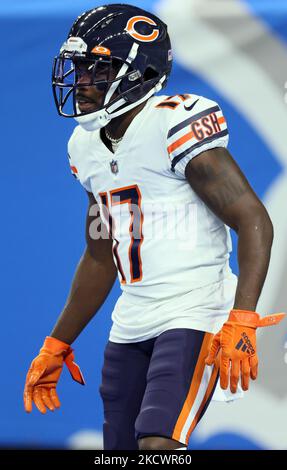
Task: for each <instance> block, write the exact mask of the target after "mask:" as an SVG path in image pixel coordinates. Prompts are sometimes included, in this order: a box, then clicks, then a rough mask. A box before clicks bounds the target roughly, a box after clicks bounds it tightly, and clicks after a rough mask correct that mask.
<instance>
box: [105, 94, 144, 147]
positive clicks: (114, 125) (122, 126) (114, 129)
mask: <svg viewBox="0 0 287 470" xmlns="http://www.w3.org/2000/svg"><path fill="white" fill-rule="evenodd" d="M145 105H146V101H145V102H144V103H142V104H140V105H139V106H137V107H136V108H134V109H131V111H129V112H127V113H125V114H123V115H122V116H119V117H117V118H114V119H112V121H111V122H110V123H109V124H108V125H107V131H108V133H109V134H110V136H111V137H112V138H113V139H120V138H121V137H123V135H124V133H125V132H126V130H127V128H128V127H129V125H130V124H131V122H132V121H133V119H134V118H135V117H136V115H137V114H138V113H139V112H140V111H141V110H142V109H143V108H144V106H145Z"/></svg>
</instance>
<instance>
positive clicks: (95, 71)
mask: <svg viewBox="0 0 287 470" xmlns="http://www.w3.org/2000/svg"><path fill="white" fill-rule="evenodd" d="M75 65H76V73H77V85H78V87H77V90H76V101H77V104H78V107H79V109H80V111H81V112H83V113H91V112H94V111H97V110H98V109H100V108H101V107H102V106H103V101H104V96H105V94H106V92H107V90H108V88H109V86H110V85H109V84H108V83H107V82H108V81H112V80H114V79H115V77H116V75H117V73H118V67H115V66H111V65H109V64H108V63H107V62H97V64H96V65H95V63H94V62H78V63H76V64H75ZM95 82H96V83H95Z"/></svg>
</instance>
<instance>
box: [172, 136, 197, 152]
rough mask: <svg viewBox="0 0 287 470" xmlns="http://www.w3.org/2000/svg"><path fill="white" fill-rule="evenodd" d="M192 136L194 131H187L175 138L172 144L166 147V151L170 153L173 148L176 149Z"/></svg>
mask: <svg viewBox="0 0 287 470" xmlns="http://www.w3.org/2000/svg"><path fill="white" fill-rule="evenodd" d="M193 137H194V133H193V132H188V134H185V135H184V136H183V137H181V138H180V139H178V140H176V141H175V142H174V143H173V144H171V145H169V147H168V148H167V151H168V153H172V152H173V151H174V150H176V149H177V148H178V147H180V146H181V145H183V144H185V143H186V142H188V141H189V140H191V139H192V138H193Z"/></svg>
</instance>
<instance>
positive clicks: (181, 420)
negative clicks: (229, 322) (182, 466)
mask: <svg viewBox="0 0 287 470" xmlns="http://www.w3.org/2000/svg"><path fill="white" fill-rule="evenodd" d="M212 337H213V335H212V334H211V333H205V336H204V340H203V342H202V346H201V349H200V353H199V356H198V359H197V363H196V366H195V370H194V374H193V378H192V381H191V384H190V388H189V391H188V394H187V397H186V400H185V402H184V405H183V407H182V410H181V412H180V415H179V417H178V420H177V422H176V425H175V428H174V431H173V434H172V439H174V440H175V441H179V442H180V439H181V433H182V430H183V428H184V425H185V423H186V421H187V419H188V415H189V413H190V410H191V408H192V407H193V404H194V402H195V399H196V396H197V393H198V390H199V387H200V384H201V381H202V376H203V372H204V368H205V362H204V361H205V358H206V357H207V355H208V348H209V345H210V342H211V339H212Z"/></svg>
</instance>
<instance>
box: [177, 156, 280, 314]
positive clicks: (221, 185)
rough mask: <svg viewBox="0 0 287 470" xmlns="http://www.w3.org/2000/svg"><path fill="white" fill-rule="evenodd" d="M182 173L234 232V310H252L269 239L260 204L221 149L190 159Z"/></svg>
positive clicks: (265, 267)
mask: <svg viewBox="0 0 287 470" xmlns="http://www.w3.org/2000/svg"><path fill="white" fill-rule="evenodd" d="M185 174H186V178H187V180H188V182H189V183H190V185H191V187H192V188H193V189H194V191H195V192H196V193H197V194H198V195H199V196H200V198H201V199H202V200H203V201H204V203H205V204H206V205H207V206H208V207H209V208H210V209H211V210H212V211H213V212H214V213H215V214H216V215H217V216H218V217H219V218H220V219H221V220H222V221H223V222H224V223H225V224H226V225H228V226H229V227H231V228H232V229H233V230H235V232H236V233H237V235H238V264H239V277H238V287H237V291H236V296H235V302H234V308H236V309H242V310H255V309H256V305H257V302H258V299H259V296H260V293H261V289H262V287H263V284H264V280H265V277H266V273H267V270H268V265H269V260H270V252H271V246H272V240H273V226H272V222H271V220H270V217H269V215H268V213H267V211H266V209H265V207H264V205H263V204H262V202H261V201H260V200H259V198H258V197H257V196H256V194H255V193H254V191H253V190H252V188H251V187H250V185H249V183H248V181H247V179H246V178H245V176H244V175H243V173H242V172H241V170H240V168H239V167H238V165H237V164H236V162H235V161H234V160H233V158H232V157H231V155H230V153H229V152H228V150H227V149H225V148H220V147H219V148H214V149H211V150H208V151H206V152H203V153H201V154H200V155H198V156H197V157H195V158H193V159H192V160H191V161H190V162H189V163H188V165H187V167H186V172H185Z"/></svg>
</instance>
